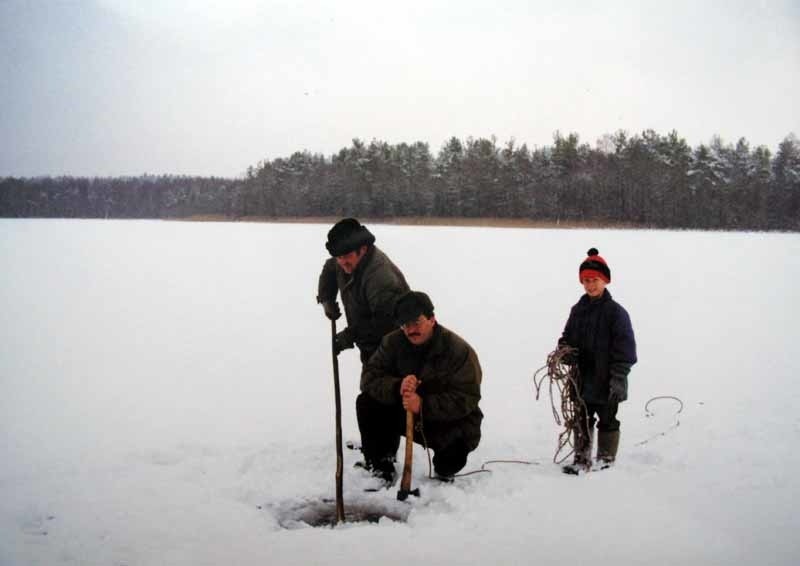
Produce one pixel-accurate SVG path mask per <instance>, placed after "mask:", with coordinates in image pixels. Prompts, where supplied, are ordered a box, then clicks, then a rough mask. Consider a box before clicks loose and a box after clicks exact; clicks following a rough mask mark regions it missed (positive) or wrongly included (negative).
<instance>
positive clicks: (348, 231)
mask: <svg viewBox="0 0 800 566" xmlns="http://www.w3.org/2000/svg"><path fill="white" fill-rule="evenodd" d="M374 243H375V236H373V235H372V232H370V231H369V230H367V227H366V226H364V225H363V224H361V223H359V221H358V220H356V219H355V218H344V219H342V220H339V222H337V223H336V224H334V225H333V228H331V229H330V231H329V232H328V241H327V242H326V243H325V247H326V248H327V250H328V251H329V252H330V254H331V255H332V256H334V257H336V256H340V255H345V254H349V253H350V252H352V251H355V250H357V249H358V248H360V247H361V246H371V245H372V244H374Z"/></svg>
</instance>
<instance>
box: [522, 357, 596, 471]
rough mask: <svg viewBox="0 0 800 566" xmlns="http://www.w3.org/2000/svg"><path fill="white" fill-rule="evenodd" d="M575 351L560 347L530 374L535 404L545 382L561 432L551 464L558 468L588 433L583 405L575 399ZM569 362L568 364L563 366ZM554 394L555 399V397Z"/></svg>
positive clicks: (576, 368) (576, 373)
mask: <svg viewBox="0 0 800 566" xmlns="http://www.w3.org/2000/svg"><path fill="white" fill-rule="evenodd" d="M576 354H577V349H575V348H573V347H571V346H566V345H564V346H560V347H559V348H557V349H556V350H554V351H552V352H550V353H549V354H548V355H547V363H546V364H545V365H544V366H542V367H540V368H539V369H538V370H536V372H534V374H533V385H534V387H535V388H536V400H537V401H538V400H539V396H540V395H541V392H542V386H543V385H544V382H545V381H548V385H549V387H548V390H549V393H550V405H551V407H552V409H553V418H554V419H555V421H556V424H557V425H559V426H563V427H564V430H563V431H562V432H561V434H559V435H558V447H557V448H556V453H555V455H554V456H553V462H555V463H557V464H560V463H562V462H564V461H565V460H566V459H567V458H569V457H570V456H571V455H572V454H574V452H575V446H576V445H578V446H580V445H581V441H582V440H585V438H583V437H584V436H585V435H586V434H588V431H589V423H588V413H587V410H586V404H585V403H584V402H583V399H581V397H580V395H578V391H579V390H580V373H579V372H578V364H577V363H574V358H575V356H576ZM567 362H572V363H567ZM556 392H557V395H556ZM556 397H558V399H559V400H560V408H559V407H557V406H556ZM567 447H569V448H570V450H569V452H568V453H567V454H566V455H565V456H563V457H562V458H561V459H559V454H561V452H563V451H564V449H565V448H567Z"/></svg>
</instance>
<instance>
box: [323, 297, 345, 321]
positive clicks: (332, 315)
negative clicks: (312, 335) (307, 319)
mask: <svg viewBox="0 0 800 566" xmlns="http://www.w3.org/2000/svg"><path fill="white" fill-rule="evenodd" d="M322 308H323V309H324V310H325V316H327V317H328V318H329V319H331V320H336V319H338V318H339V317H340V316H342V311H341V310H339V303H338V302H337V301H323V302H322Z"/></svg>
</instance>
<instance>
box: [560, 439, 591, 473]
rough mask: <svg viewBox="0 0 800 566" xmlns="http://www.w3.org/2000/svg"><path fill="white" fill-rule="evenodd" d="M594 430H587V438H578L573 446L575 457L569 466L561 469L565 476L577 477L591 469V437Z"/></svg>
mask: <svg viewBox="0 0 800 566" xmlns="http://www.w3.org/2000/svg"><path fill="white" fill-rule="evenodd" d="M593 436H594V430H593V429H589V434H588V436H585V437H579V438H578V441H577V444H576V445H575V457H574V458H573V460H572V463H571V464H567V465H566V466H564V467H562V468H561V471H563V472H564V473H565V474H573V475H576V476H577V475H578V474H581V473H584V472H588V471H589V470H591V469H592V437H593Z"/></svg>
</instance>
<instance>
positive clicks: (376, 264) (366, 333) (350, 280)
mask: <svg viewBox="0 0 800 566" xmlns="http://www.w3.org/2000/svg"><path fill="white" fill-rule="evenodd" d="M408 290H409V288H408V284H407V283H406V279H405V277H404V276H403V273H402V272H401V271H400V270H399V269H398V268H397V266H396V265H395V264H394V263H392V261H391V260H390V259H389V258H388V257H387V256H386V254H384V253H383V252H382V251H381V250H380V249H378V248H377V247H376V246H370V247H369V249H368V250H367V253H366V255H365V256H364V257H363V258H362V259H361V261H360V262H358V266H357V267H356V269H355V271H354V272H353V273H352V274H350V275H348V274H347V273H345V272H344V270H343V269H342V268H341V267H339V265H338V264H337V263H336V258H333V257H332V258H330V259H328V260H327V261H326V262H325V264H324V265H323V266H322V273H321V274H320V276H319V286H318V293H317V301H318V302H320V303H322V302H325V301H335V300H336V293H337V292H339V293H341V296H342V304H343V305H344V312H345V317H346V318H347V332H348V334H349V335H350V338H351V339H352V340H353V342H355V343H356V345H357V346H358V348H359V350H361V352H362V353H367V354H371V353H372V352H374V351H375V350H376V349H377V348H378V345H379V344H380V342H381V338H383V336H384V335H385V334H386V333H388V332H391V331H392V330H395V329H396V328H397V325H396V324H395V322H394V317H393V313H394V304H395V302H396V301H397V299H398V298H399V297H400V296H401V295H402V294H404V293H406V292H407V291H408Z"/></svg>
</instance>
